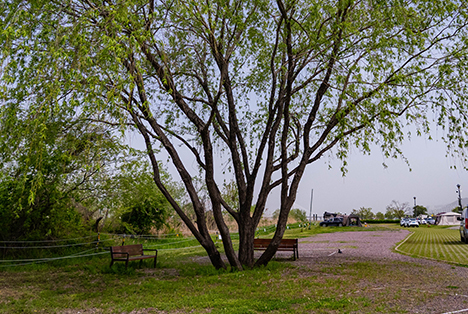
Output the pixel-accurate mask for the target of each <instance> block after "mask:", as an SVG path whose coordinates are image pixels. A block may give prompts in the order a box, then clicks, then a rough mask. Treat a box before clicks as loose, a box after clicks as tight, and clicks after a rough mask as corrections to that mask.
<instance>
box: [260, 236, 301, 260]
mask: <svg viewBox="0 0 468 314" xmlns="http://www.w3.org/2000/svg"><path fill="white" fill-rule="evenodd" d="M270 242H271V239H254V250H261V251H265V250H266V248H267V247H268V245H270ZM278 251H292V252H293V254H294V260H296V258H299V248H298V241H297V239H282V240H281V242H280V245H279V246H278Z"/></svg>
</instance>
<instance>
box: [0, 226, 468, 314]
mask: <svg viewBox="0 0 468 314" xmlns="http://www.w3.org/2000/svg"><path fill="white" fill-rule="evenodd" d="M294 227H295V226H291V228H290V229H288V230H287V232H286V237H288V238H294V237H307V236H310V235H313V234H317V233H322V232H340V231H363V230H369V231H371V230H373V231H375V230H388V228H393V227H388V226H381V225H379V226H378V227H370V228H355V227H342V228H339V227H336V228H333V227H332V228H320V227H318V226H312V227H311V228H310V229H309V228H308V227H307V228H302V227H301V228H299V227H297V228H294ZM411 231H414V232H415V233H414V234H413V235H412V236H411V237H409V238H408V239H407V240H406V241H405V242H404V243H403V244H401V245H400V248H399V249H400V250H406V251H405V253H406V254H410V255H415V256H416V255H417V256H422V255H424V254H426V255H428V256H427V257H431V258H434V256H436V257H437V256H440V257H443V259H444V260H445V259H449V257H450V256H452V258H453V259H454V258H455V257H456V255H457V254H463V252H464V251H463V252H462V251H457V250H459V249H466V248H468V245H465V247H463V245H462V244H461V242H460V244H459V243H458V242H459V239H457V232H458V231H457V230H449V229H446V228H440V227H431V228H424V227H421V228H416V229H411ZM271 236H272V234H271V233H264V234H262V237H271ZM118 241H121V239H116V242H118ZM457 241H458V242H457ZM135 242H143V244H144V246H145V247H157V248H158V249H159V250H160V251H159V254H158V255H159V257H158V265H157V268H156V269H153V268H151V261H145V262H144V263H143V267H142V268H141V269H139V268H138V265H139V264H138V262H135V263H131V264H130V267H129V269H127V270H126V269H125V266H124V264H123V263H116V264H115V265H114V266H113V267H112V268H110V267H109V262H110V258H109V256H108V255H107V254H105V255H98V256H94V257H87V258H84V257H83V258H78V259H73V260H63V261H54V262H49V263H43V264H35V265H27V266H22V267H13V268H11V267H10V268H3V269H1V270H0V274H1V276H0V309H1V310H0V312H2V313H78V312H84V311H89V312H93V313H130V312H132V311H138V310H139V311H141V313H173V312H176V313H267V312H268V313H293V312H294V313H355V312H359V313H390V312H392V313H407V312H411V310H408V307H410V306H415V307H418V309H419V308H422V307H424V306H425V304H426V303H428V302H430V301H431V300H436V298H437V297H438V296H439V295H444V294H450V295H455V294H456V293H457V292H458V290H459V289H466V287H463V286H460V284H461V283H460V282H448V283H447V282H446V280H445V278H447V277H448V276H449V274H448V273H447V271H445V270H444V269H434V268H427V267H422V266H421V265H418V264H416V263H402V262H395V261H382V262H379V263H375V262H372V261H346V260H343V261H342V262H340V263H333V262H327V261H322V262H319V263H315V262H311V263H308V264H307V265H306V264H301V263H299V264H296V263H291V262H290V261H284V260H283V261H281V262H279V261H272V262H270V263H269V264H268V266H267V267H262V268H257V269H252V270H250V269H247V270H245V271H242V272H238V271H231V270H229V269H227V270H216V269H214V268H213V267H212V266H211V265H210V264H209V262H208V261H207V259H206V256H205V255H206V253H205V252H204V251H203V249H201V247H200V246H198V245H197V243H196V242H193V239H187V238H176V239H163V240H161V239H159V240H142V239H126V241H125V244H131V243H135ZM218 242H219V241H218ZM218 245H219V243H218ZM182 247H184V248H183V249H181V248H182ZM436 247H437V248H436ZM454 247H456V248H457V250H454ZM442 251H444V252H446V253H440V252H442ZM424 252H426V253H424ZM427 252H429V253H427ZM435 252H437V253H435ZM457 252H458V253H457ZM465 256H466V255H465ZM414 273H418V274H420V276H418V278H417V281H415V280H414ZM438 276H439V277H440V278H444V281H443V280H440V278H438ZM438 282H444V284H443V286H434V285H436V284H437V283H438ZM409 286H411V289H409V290H408V289H406V288H407V287H409ZM395 300H398V302H395Z"/></svg>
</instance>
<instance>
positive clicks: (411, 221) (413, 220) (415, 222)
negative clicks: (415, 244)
mask: <svg viewBox="0 0 468 314" xmlns="http://www.w3.org/2000/svg"><path fill="white" fill-rule="evenodd" d="M406 227H419V222H418V220H417V219H416V218H410V219H409V220H408V221H407V222H406Z"/></svg>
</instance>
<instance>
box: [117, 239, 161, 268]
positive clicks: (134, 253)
mask: <svg viewBox="0 0 468 314" xmlns="http://www.w3.org/2000/svg"><path fill="white" fill-rule="evenodd" d="M143 251H154V252H156V253H155V254H154V255H145V254H144V252H143ZM110 252H111V259H112V260H111V263H110V267H112V265H113V264H114V262H125V268H127V267H128V262H129V261H137V260H140V267H141V262H142V261H143V260H144V259H148V258H154V265H153V267H155V268H156V259H157V257H158V250H156V249H144V248H143V245H142V244H133V245H122V246H111V248H110Z"/></svg>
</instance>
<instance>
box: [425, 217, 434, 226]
mask: <svg viewBox="0 0 468 314" xmlns="http://www.w3.org/2000/svg"><path fill="white" fill-rule="evenodd" d="M426 223H427V224H428V225H435V219H433V218H431V217H429V218H427V219H426Z"/></svg>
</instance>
